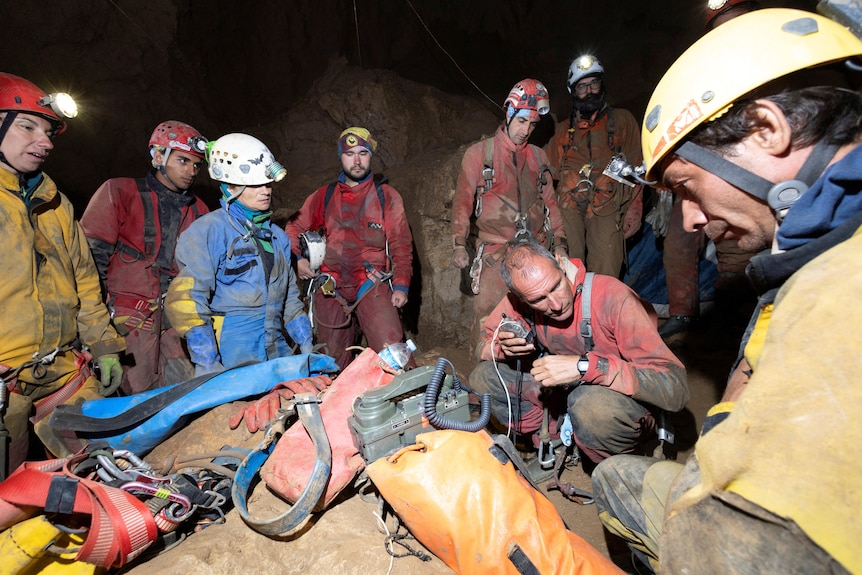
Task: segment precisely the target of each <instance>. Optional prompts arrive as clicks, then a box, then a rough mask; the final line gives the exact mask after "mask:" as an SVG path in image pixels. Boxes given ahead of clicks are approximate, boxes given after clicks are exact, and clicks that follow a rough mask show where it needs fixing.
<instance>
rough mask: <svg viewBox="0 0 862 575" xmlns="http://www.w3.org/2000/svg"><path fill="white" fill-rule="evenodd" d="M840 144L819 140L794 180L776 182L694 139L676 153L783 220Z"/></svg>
mask: <svg viewBox="0 0 862 575" xmlns="http://www.w3.org/2000/svg"><path fill="white" fill-rule="evenodd" d="M839 147H840V146H839V145H838V144H827V143H826V142H824V141H822V140H821V141H819V142H817V144H815V145H814V149H812V150H811V154H809V156H808V158H807V159H806V160H805V163H804V164H803V165H802V167H801V168H800V169H799V172H798V173H797V174H796V177H795V178H793V179H792V180H784V181H782V182H778V183H773V182H770V181H769V180H767V179H765V178H761V177H760V176H758V175H757V174H755V173H753V172H750V171H748V170H746V169H745V168H743V167H741V166H738V165H736V164H734V163H733V162H731V161H729V160H727V159H725V158H723V157H721V156H719V155H718V154H716V153H715V152H712V151H710V150H707V149H706V148H703V147H701V146H698V145H697V144H694V143H692V142H685V143H684V144H683V145H681V146H680V147H679V149H678V150H676V152H675V153H676V155H677V156H679V157H680V158H683V159H685V160H688V161H689V162H691V163H692V164H694V165H696V166H700V167H701V168H703V169H704V170H706V171H708V172H712V173H713V174H715V175H716V176H718V177H719V178H721V179H722V180H724V181H725V182H727V183H729V184H730V185H732V186H734V187H737V188H739V189H740V190H742V191H743V192H745V193H747V194H749V195H752V196H754V197H755V198H758V199H760V200H763V201H764V202H766V203H767V204H768V205H769V207H770V208H772V211H773V212H774V213H775V217H776V219H777V220H778V221H779V222H781V220H783V219H784V214H785V213H786V212H787V210H788V208H790V206H792V205H793V204H794V203H795V202H796V200H798V199H799V198H801V197H802V194H804V193H805V192H807V191H808V188H809V187H810V186H811V185H812V184H813V183H814V182H815V181H816V180H817V178H819V177H820V174H822V173H823V170H825V169H826V166H828V165H829V162H831V161H832V158H834V157H835V153H836V152H837V151H838V148H839Z"/></svg>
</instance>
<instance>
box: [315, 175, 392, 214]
mask: <svg viewBox="0 0 862 575" xmlns="http://www.w3.org/2000/svg"><path fill="white" fill-rule="evenodd" d="M386 181H387V178H385V177H383V178H381V179H380V181H379V182H374V188H375V189H376V190H377V201H378V202H380V211H381V212H382V213H383V217H384V219H385V217H386V197H385V196H384V195H383V184H385V183H386ZM337 184H338V182H332V183H331V184H329V185H328V186H326V193H325V194H324V195H323V221H324V223H325V222H326V206H328V205H329V200H331V199H332V194H334V193H335V186H336V185H337Z"/></svg>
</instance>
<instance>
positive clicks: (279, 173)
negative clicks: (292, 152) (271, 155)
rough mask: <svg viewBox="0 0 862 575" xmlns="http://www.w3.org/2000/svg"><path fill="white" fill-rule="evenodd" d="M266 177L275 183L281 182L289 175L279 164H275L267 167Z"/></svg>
mask: <svg viewBox="0 0 862 575" xmlns="http://www.w3.org/2000/svg"><path fill="white" fill-rule="evenodd" d="M266 175H267V176H268V177H270V178H272V180H273V181H274V182H280V181H282V180H283V179H284V177H285V176H286V175H287V170H286V169H285V167H284V166H282V165H281V164H279V163H278V162H273V163H271V164H270V165H268V166H267V167H266Z"/></svg>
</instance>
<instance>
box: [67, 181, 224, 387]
mask: <svg viewBox="0 0 862 575" xmlns="http://www.w3.org/2000/svg"><path fill="white" fill-rule="evenodd" d="M145 201H146V205H145V203H144V202H145ZM208 212H209V209H208V208H207V206H206V204H205V203H204V202H203V200H201V199H200V198H197V197H196V196H195V195H194V194H192V193H191V192H188V193H178V192H174V191H171V190H170V189H168V188H167V187H165V186H164V185H163V184H162V183H160V182H159V181H158V180H157V179H156V177H155V175H154V173H150V174H148V175H147V177H146V179H145V180H135V179H133V178H114V179H111V180H108V181H106V182H105V183H104V184H102V185H101V186H100V187H99V189H98V190H96V193H95V194H93V197H92V198H91V199H90V203H89V204H88V205H87V209H86V211H84V215H83V216H81V227H82V228H83V229H84V233H85V234H86V236H87V241H88V242H89V244H90V249H91V250H92V252H93V259H94V260H95V261H96V267H97V268H98V270H99V277H100V279H101V281H102V285H103V286H104V287H105V288H106V292H107V302H106V303H107V304H108V308H109V309H110V310H111V312H112V318H113V321H114V326H115V327H116V328H117V331H118V332H119V333H121V334H123V335H124V336H125V338H126V360H124V362H123V363H124V366H123V383H122V385H121V388H122V390H123V391H124V392H125V393H126V394H132V393H139V392H141V391H145V390H147V389H150V388H153V387H163V386H165V385H170V384H173V383H178V382H180V381H185V380H187V379H190V378H191V377H192V376H193V375H194V369H193V368H192V364H191V361H190V360H189V358H188V354H187V353H186V351H185V349H184V348H183V345H182V338H181V337H180V336H179V334H178V333H177V332H176V330H175V329H174V328H173V327H171V326H170V324H169V323H168V321H167V317H165V314H164V309H163V307H162V301H163V298H164V295H165V294H166V293H167V291H168V284H170V282H171V280H173V278H174V277H175V276H176V275H177V273H178V271H179V270H178V268H177V264H176V261H175V259H174V250H175V248H176V244H177V238H178V237H179V235H180V233H182V232H183V230H185V229H186V228H188V227H189V225H191V223H192V222H193V221H195V220H196V219H197V218H198V217H199V216H201V215H203V214H206V213H208Z"/></svg>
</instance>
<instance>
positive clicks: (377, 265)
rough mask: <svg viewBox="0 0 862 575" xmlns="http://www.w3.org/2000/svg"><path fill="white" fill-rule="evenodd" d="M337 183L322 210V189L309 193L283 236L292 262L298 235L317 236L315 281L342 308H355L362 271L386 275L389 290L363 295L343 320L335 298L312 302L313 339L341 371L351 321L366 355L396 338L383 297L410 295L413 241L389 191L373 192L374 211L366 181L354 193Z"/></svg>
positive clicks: (384, 286) (347, 357) (397, 327)
mask: <svg viewBox="0 0 862 575" xmlns="http://www.w3.org/2000/svg"><path fill="white" fill-rule="evenodd" d="M342 180H344V176H343V174H342V176H341V177H340V178H339V181H338V182H337V183H336V184H335V188H334V190H333V193H332V195H331V197H330V199H329V201H328V203H326V205H325V206H324V203H325V201H324V200H325V199H326V191H327V187H328V186H322V187H320V188H318V189H317V190H316V191H315V192H314V193H312V194H311V195H310V196H309V197H308V198H307V199H306V200H305V203H304V204H303V205H302V207H301V208H300V209H299V211H298V212H297V213H296V214H295V215H294V216H293V217H292V218H291V220H290V222H288V224H287V226H285V230H286V231H287V235H288V236H289V237H290V242H291V248H292V250H293V253H294V254H296V255H297V256H299V254H300V249H301V247H300V241H299V234H300V233H304V232H306V231H317V230H319V229H320V228H323V230H324V237H325V238H326V254H325V256H324V259H323V264H322V265H321V267H320V273H321V275H323V274H329V275H331V276H332V278H333V279H334V280H335V284H336V287H337V290H338V294H339V296H340V299H342V300H343V301H346V302H348V303H351V304H352V303H353V302H355V301H356V299H357V294H358V293H359V292H360V288H362V287H363V284H365V283H366V281H368V279H369V276H368V274H367V272H366V267H365V265H364V264H365V263H368V264H369V265H370V266H372V267H373V268H374V269H375V270H376V271H379V272H384V273H386V272H389V271H391V272H392V279H391V286H392V287H391V288H390V283H389V282H383V283H376V284H374V285H373V287H371V288H370V289H371V291H369V292H368V293H367V294H365V295H363V297H362V299H360V300H359V304H358V305H357V306H356V308H355V310H354V311H353V314H351V316H350V317H347V316H346V315H345V311H344V307H343V306H342V304H341V303H340V302H339V298H336V297H331V296H326V295H324V294H323V293H322V292H321V291H320V290H316V292H315V293H314V295H313V298H314V299H313V302H312V305H313V308H314V317H315V319H316V320H317V321H316V323H317V330H318V339H319V341H320V342H321V343H325V344H326V345H327V348H328V353H329V355H331V356H333V357H334V358H335V359H336V363H338V366H339V367H340V368H341V369H344V368H345V367H346V366H347V365H348V364H349V363H350V361H351V359H352V357H353V352H352V351H351V350H347V349H346V348H348V347H350V346H352V345H353V344H354V321H353V319H352V318H353V317H354V316H355V318H356V321H358V322H359V327H360V328H361V330H362V333H363V334H364V335H365V338H366V339H367V342H368V346H369V347H371V348H372V349H373V350H374V351H377V352H379V351H381V350H382V349H383V347H384V346H385V345H386V344H389V343H395V342H399V341H401V340H402V339H403V338H404V330H403V328H402V326H401V319H400V317H399V316H398V310H397V308H395V307H394V306H393V305H392V302H391V297H392V290H393V289H394V290H401V291H403V292H405V293H407V291H408V289H409V287H410V280H411V278H412V277H413V235H412V234H411V233H410V226H409V225H408V223H407V216H406V214H405V213H404V203H403V201H402V199H401V195H400V194H399V193H398V192H397V191H396V190H395V188H393V187H392V186H390V185H388V184H380V187H381V191H382V194H383V197H382V200H383V201H382V203H381V198H380V197H378V193H377V189H376V186H375V182H374V176H373V174H370V175H369V177H368V178H367V179H366V180H365V181H364V182H362V183H361V184H358V185H356V186H354V187H350V186H348V185H347V184H346V183H344V182H343V181H342ZM387 244H388V257H387ZM390 258H391V269H390V263H389V259H390Z"/></svg>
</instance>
